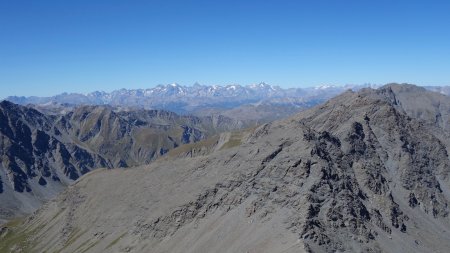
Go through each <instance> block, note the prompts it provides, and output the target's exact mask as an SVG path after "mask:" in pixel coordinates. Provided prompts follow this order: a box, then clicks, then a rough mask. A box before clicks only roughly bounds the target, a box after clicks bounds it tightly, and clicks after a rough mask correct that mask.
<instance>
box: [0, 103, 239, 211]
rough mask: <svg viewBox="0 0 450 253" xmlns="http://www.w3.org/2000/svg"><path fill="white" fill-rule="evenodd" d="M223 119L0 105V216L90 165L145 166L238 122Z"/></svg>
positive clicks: (23, 207)
mask: <svg viewBox="0 0 450 253" xmlns="http://www.w3.org/2000/svg"><path fill="white" fill-rule="evenodd" d="M242 126H243V125H242V123H241V122H239V121H234V120H231V119H229V118H226V117H203V118H200V117H192V116H179V115H177V114H175V113H171V112H166V111H158V110H153V111H146V110H140V111H128V112H114V111H113V110H112V109H111V108H110V107H107V106H81V107H76V108H75V109H73V110H72V111H70V112H68V113H66V114H62V115H51V116H49V115H45V114H43V113H41V112H39V111H37V110H34V109H32V108H29V107H24V106H20V105H16V104H13V103H10V102H7V101H3V102H1V103H0V219H3V218H8V217H9V218H11V217H14V216H15V215H21V214H23V213H29V212H31V211H33V210H34V209H36V208H37V207H39V206H40V205H41V203H42V201H44V200H47V199H49V198H51V197H53V196H55V195H56V194H57V193H58V192H60V191H61V190H62V189H64V187H65V186H66V185H67V184H69V183H71V182H73V180H76V179H78V178H79V177H80V176H81V175H83V174H85V173H87V172H89V171H91V170H93V169H96V168H114V167H129V166H136V165H139V164H147V163H149V162H150V161H152V160H154V159H155V158H156V157H159V156H162V155H164V154H165V153H166V152H168V151H169V150H170V149H173V148H174V147H177V146H179V145H181V144H185V143H193V142H197V141H199V140H202V139H205V138H206V137H207V136H210V135H214V134H216V133H219V132H223V131H229V130H233V129H238V128H241V127H242Z"/></svg>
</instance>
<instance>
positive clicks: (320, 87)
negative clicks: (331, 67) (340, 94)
mask: <svg viewBox="0 0 450 253" xmlns="http://www.w3.org/2000/svg"><path fill="white" fill-rule="evenodd" d="M335 87H336V86H334V85H327V84H324V85H319V86H316V87H314V89H315V90H326V89H330V88H335Z"/></svg>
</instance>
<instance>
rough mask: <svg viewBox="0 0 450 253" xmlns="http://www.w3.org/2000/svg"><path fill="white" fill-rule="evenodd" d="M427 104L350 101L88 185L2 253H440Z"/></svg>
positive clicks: (444, 162)
mask: <svg viewBox="0 0 450 253" xmlns="http://www.w3.org/2000/svg"><path fill="white" fill-rule="evenodd" d="M405 93H406V94H408V93H411V94H417V95H419V97H421V98H423V99H422V100H421V103H419V104H417V108H416V107H414V104H413V103H409V104H408V101H407V96H406V95H405ZM435 96H437V95H436V93H430V92H428V91H425V90H422V89H419V88H417V87H414V86H405V85H388V86H385V87H382V88H381V89H379V90H372V89H363V90H361V91H359V92H352V91H347V92H345V93H344V94H342V95H340V96H338V97H336V98H333V99H331V100H330V101H328V102H327V103H325V104H323V105H319V106H317V107H314V108H313V109H310V110H308V111H304V112H302V113H300V114H297V115H295V116H294V117H291V118H289V119H286V120H282V121H277V122H274V123H270V124H265V125H262V126H260V127H258V128H256V129H253V130H248V131H247V132H243V133H242V134H241V135H240V136H241V138H240V139H239V140H235V141H234V145H230V146H228V147H224V148H222V149H220V150H216V151H212V152H211V153H210V154H209V155H200V156H197V157H193V158H188V159H186V158H182V159H181V158H180V159H175V160H169V159H158V160H157V161H156V162H155V163H152V164H151V165H149V166H143V167H141V168H136V169H129V170H125V171H123V170H103V171H95V172H93V173H89V174H88V175H86V176H84V177H82V178H81V179H80V180H78V181H77V183H76V184H74V185H73V186H71V187H70V188H69V189H67V190H66V191H65V192H64V193H63V194H62V195H60V196H59V197H58V198H56V199H55V200H53V201H51V202H49V203H48V204H46V205H45V206H44V207H43V208H41V209H39V210H38V211H37V212H36V213H34V214H33V215H32V216H30V217H29V218H27V219H25V220H24V221H22V222H19V223H15V224H10V225H9V226H7V227H6V228H4V229H3V230H2V234H1V238H2V240H1V241H0V250H3V251H5V250H7V249H11V248H14V249H18V248H20V249H22V250H29V251H31V252H43V251H59V252H74V251H83V252H104V251H110V252H149V251H151V252H344V251H349V252H432V251H435V252H446V251H447V250H448V248H449V247H450V234H449V231H450V220H449V207H448V204H449V201H450V178H449V172H450V160H449V156H448V150H449V148H450V141H449V140H450V138H449V131H448V130H447V128H446V123H445V124H443V123H442V122H445V119H444V118H445V117H444V116H443V111H441V110H443V109H444V107H435V106H433V105H432V103H433V101H434V100H431V99H430V100H429V99H425V98H427V97H435ZM439 99H441V104H443V103H447V102H448V97H445V96H442V97H439ZM430 103H431V104H430ZM420 108H437V109H439V110H437V109H436V110H421V109H420ZM417 112H420V113H417ZM439 113H440V114H441V115H442V116H441V119H442V120H438V121H436V120H434V119H435V118H433V117H432V116H433V115H435V116H436V115H438V114H439Z"/></svg>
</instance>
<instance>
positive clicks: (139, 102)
mask: <svg viewBox="0 0 450 253" xmlns="http://www.w3.org/2000/svg"><path fill="white" fill-rule="evenodd" d="M369 86H371V87H372V88H374V87H373V85H347V86H329V85H325V86H318V87H314V88H289V89H283V88H280V87H279V86H272V85H269V84H266V83H260V84H254V85H247V86H241V85H227V86H219V85H212V86H206V85H200V84H194V85H193V86H183V85H179V84H167V85H158V86H156V87H154V88H149V89H130V90H129V89H120V90H116V91H113V92H110V93H108V92H103V91H95V92H92V93H88V94H79V93H62V94H59V95H56V96H52V97H34V96H32V97H18V96H10V97H7V98H6V100H8V101H11V102H13V103H17V104H21V105H27V104H36V105H46V104H47V105H50V104H67V105H80V104H83V105H111V106H121V107H138V108H145V109H164V110H169V111H173V112H176V113H182V114H186V113H189V114H192V113H195V112H197V111H203V110H204V109H205V108H208V109H215V110H225V109H231V108H236V107H239V106H242V105H248V104H275V105H289V106H294V107H295V106H298V107H304V106H305V104H306V105H315V104H317V103H320V102H323V101H325V100H326V99H329V98H331V97H333V96H335V95H337V94H339V93H342V92H343V91H345V90H347V89H353V90H358V89H360V88H364V87H369Z"/></svg>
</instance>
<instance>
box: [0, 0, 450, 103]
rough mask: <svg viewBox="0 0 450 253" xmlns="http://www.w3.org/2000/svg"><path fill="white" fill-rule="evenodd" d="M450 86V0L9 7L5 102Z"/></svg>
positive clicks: (1, 84)
mask: <svg viewBox="0 0 450 253" xmlns="http://www.w3.org/2000/svg"><path fill="white" fill-rule="evenodd" d="M261 81H264V82H267V83H270V84H273V85H280V86H281V87H302V86H313V85H319V84H337V85H339V84H361V83H377V84H383V83H388V82H409V83H415V84H420V85H449V84H450V1H448V0H445V1H435V0H421V1H414V0H395V1H394V0H355V1H350V0H328V1H326V0H309V1H301V0H297V1H283V0H277V1H275V0H273V1H271V0H264V1H263V0H258V1H252V0H240V1H234V0H223V1H222V0H208V1H189V0H178V1H173V0H161V1H159V0H157V1H133V0H129V1H125V0H122V1H116V0H105V1H99V0H87V1H85V0H76V1H60V0H55V1H46V0H39V1H25V0H0V97H6V96H9V95H39V96H43V95H54V94H57V93H61V92H63V91H67V92H82V93H85V92H89V91H94V90H105V91H111V90H115V89H119V88H148V87H153V86H155V85H157V84H166V83H173V82H177V83H180V84H183V85H191V84H193V83H195V82H199V83H201V84H221V85H225V84H231V83H238V84H242V85H246V84H251V83H258V82H261Z"/></svg>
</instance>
